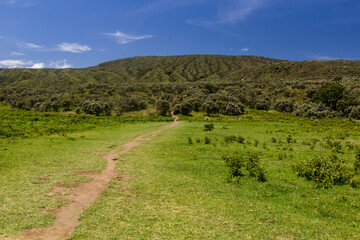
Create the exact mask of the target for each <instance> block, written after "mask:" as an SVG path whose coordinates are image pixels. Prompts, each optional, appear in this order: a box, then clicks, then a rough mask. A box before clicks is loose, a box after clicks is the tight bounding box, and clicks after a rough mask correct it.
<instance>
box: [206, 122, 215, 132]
mask: <svg viewBox="0 0 360 240" xmlns="http://www.w3.org/2000/svg"><path fill="white" fill-rule="evenodd" d="M212 130H214V124H213V123H208V124H204V131H212Z"/></svg>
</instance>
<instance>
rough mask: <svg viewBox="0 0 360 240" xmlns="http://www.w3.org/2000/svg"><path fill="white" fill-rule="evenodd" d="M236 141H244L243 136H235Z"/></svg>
mask: <svg viewBox="0 0 360 240" xmlns="http://www.w3.org/2000/svg"><path fill="white" fill-rule="evenodd" d="M236 141H237V142H238V143H242V144H243V143H244V141H245V138H243V137H242V136H237V138H236Z"/></svg>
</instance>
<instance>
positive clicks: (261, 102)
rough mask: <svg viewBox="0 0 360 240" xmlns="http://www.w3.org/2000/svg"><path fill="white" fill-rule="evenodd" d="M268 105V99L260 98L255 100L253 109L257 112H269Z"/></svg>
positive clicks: (269, 103)
mask: <svg viewBox="0 0 360 240" xmlns="http://www.w3.org/2000/svg"><path fill="white" fill-rule="evenodd" d="M270 105H271V102H270V99H268V98H265V97H261V98H259V99H257V100H256V102H255V109H257V110H269V109H270Z"/></svg>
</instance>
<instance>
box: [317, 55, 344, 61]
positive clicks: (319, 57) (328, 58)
mask: <svg viewBox="0 0 360 240" xmlns="http://www.w3.org/2000/svg"><path fill="white" fill-rule="evenodd" d="M311 58H312V59H314V60H322V61H330V60H337V59H339V58H334V57H328V56H312V57H311Z"/></svg>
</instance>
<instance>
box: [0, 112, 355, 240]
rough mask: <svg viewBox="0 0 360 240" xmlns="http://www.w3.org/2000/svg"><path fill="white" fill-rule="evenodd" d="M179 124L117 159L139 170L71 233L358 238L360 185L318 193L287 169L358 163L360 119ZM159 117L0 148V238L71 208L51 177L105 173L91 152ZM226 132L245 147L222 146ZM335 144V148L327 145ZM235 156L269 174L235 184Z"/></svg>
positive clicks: (114, 186)
mask: <svg viewBox="0 0 360 240" xmlns="http://www.w3.org/2000/svg"><path fill="white" fill-rule="evenodd" d="M182 119H183V121H180V124H179V125H178V126H176V127H175V128H172V129H167V130H165V131H163V132H161V133H160V134H159V136H157V137H155V138H154V140H153V141H147V142H144V143H143V145H141V146H138V147H135V148H133V149H132V154H126V155H121V156H120V159H119V161H118V163H117V170H118V171H119V172H121V173H123V174H126V175H131V176H132V177H131V178H130V179H129V180H128V181H124V179H122V178H116V179H113V180H112V181H111V183H110V185H109V187H108V188H107V189H105V190H104V191H103V192H102V194H101V196H100V198H99V199H98V201H97V202H95V203H94V204H92V205H91V206H90V207H89V208H87V209H86V210H85V211H84V212H83V214H82V215H81V221H82V223H81V224H80V225H79V226H77V227H76V228H75V230H74V232H73V234H72V237H71V239H280V240H283V239H360V227H359V226H360V189H359V188H352V187H350V186H349V185H341V186H333V187H331V188H328V189H322V188H316V184H315V183H314V182H313V181H308V180H306V179H305V178H301V177H298V176H297V175H296V174H295V173H294V172H293V170H292V166H293V164H295V163H298V162H299V161H303V160H311V159H312V158H314V157H315V156H319V155H322V156H331V155H333V154H335V155H337V156H338V158H339V159H342V160H344V164H345V165H346V166H348V167H352V164H353V162H354V160H355V152H356V149H357V148H359V147H360V142H359V140H360V133H359V129H360V128H359V127H360V125H359V124H358V123H351V122H349V121H345V120H337V119H322V120H309V119H303V118H296V117H293V116H291V115H283V114H277V113H264V112H257V111H250V112H248V114H247V115H245V116H243V117H242V118H241V120H240V121H237V120H236V119H232V118H228V117H227V118H222V119H220V118H216V117H214V118H210V120H211V121H212V123H214V125H215V129H214V131H211V132H206V131H204V130H203V125H204V124H206V123H208V122H205V121H202V120H201V119H204V116H203V115H195V116H194V117H193V118H185V117H183V118H182ZM164 124H166V123H150V122H149V123H141V124H140V123H138V124H134V123H129V124H122V125H120V127H113V128H105V129H98V130H92V131H86V132H81V133H72V134H67V136H66V137H65V136H58V135H51V136H46V137H37V138H27V139H18V140H8V141H6V142H3V143H1V145H0V184H1V186H2V187H1V190H0V239H1V236H2V237H4V236H18V235H19V233H20V231H21V230H23V229H29V228H38V227H46V226H51V224H52V221H53V220H54V214H53V213H52V210H54V209H56V208H57V207H59V206H62V205H64V204H66V200H63V199H61V198H54V197H52V196H51V189H52V186H53V185H54V184H56V183H64V184H69V186H74V185H75V184H77V183H79V182H83V181H88V180H89V178H87V177H79V176H77V174H76V173H77V171H79V170H84V171H95V172H100V171H101V170H102V169H104V167H105V163H106V162H105V161H104V160H103V159H102V158H101V155H99V154H95V152H102V153H105V152H109V151H110V150H111V149H114V148H116V149H121V148H122V147H121V144H123V143H126V142H129V141H130V140H131V139H133V138H134V137H136V136H138V135H140V134H142V133H146V132H151V131H153V130H155V129H159V127H160V126H161V125H164ZM231 135H236V136H242V137H243V138H244V139H245V141H244V143H243V144H241V143H237V142H232V143H231V142H225V140H224V137H226V136H231ZM289 135H290V137H291V141H289V140H288V139H289ZM189 137H190V138H191V139H192V142H193V143H192V144H189V140H188V139H189ZM205 137H207V138H208V141H209V140H210V143H209V144H205ZM334 142H338V144H337V146H339V145H340V147H337V148H334V147H331V146H330V145H331V143H334ZM234 152H238V153H243V154H247V153H248V152H250V153H253V152H257V153H261V155H260V159H261V164H263V166H264V169H265V171H266V173H265V174H266V178H267V181H266V182H259V181H256V180H255V179H253V178H251V177H249V176H243V177H242V178H241V179H240V181H239V183H231V182H228V181H227V179H228V169H227V167H226V165H225V161H224V160H223V159H222V156H223V154H229V153H234ZM124 189H126V190H127V191H124ZM68 191H71V188H70V189H68V190H64V192H63V193H62V194H63V195H66V194H68Z"/></svg>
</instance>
